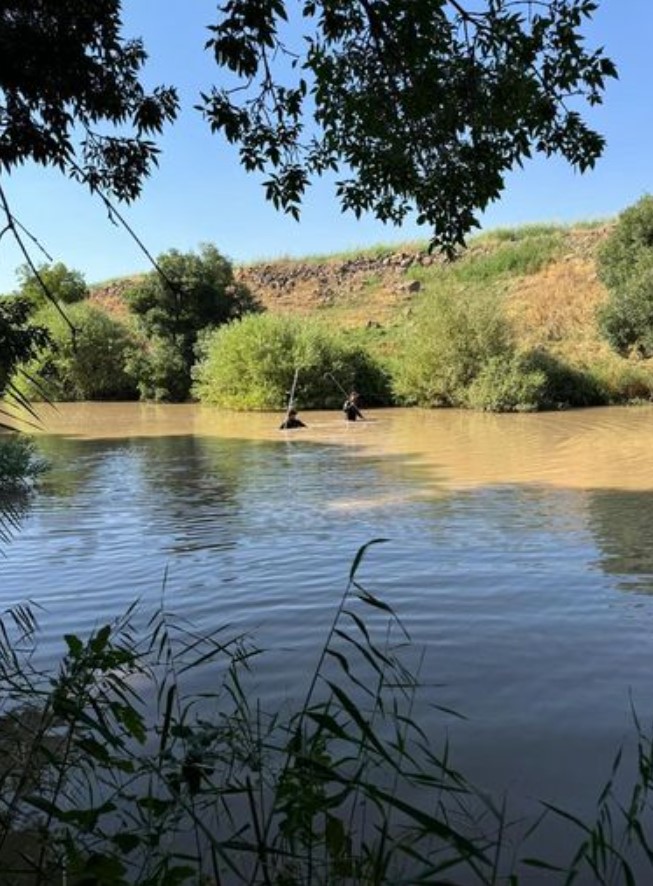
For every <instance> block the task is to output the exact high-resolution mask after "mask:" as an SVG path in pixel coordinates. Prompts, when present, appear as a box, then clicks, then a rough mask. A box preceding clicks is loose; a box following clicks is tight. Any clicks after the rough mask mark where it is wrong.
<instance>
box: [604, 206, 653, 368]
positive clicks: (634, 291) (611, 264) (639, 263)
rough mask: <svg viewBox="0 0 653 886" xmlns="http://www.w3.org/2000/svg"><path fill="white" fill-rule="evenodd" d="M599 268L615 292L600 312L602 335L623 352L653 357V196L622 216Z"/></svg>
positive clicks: (608, 240)
mask: <svg viewBox="0 0 653 886" xmlns="http://www.w3.org/2000/svg"><path fill="white" fill-rule="evenodd" d="M598 270H599V276H600V277H601V279H602V280H603V282H604V283H605V285H606V286H607V287H608V290H609V293H610V294H609V298H608V301H607V303H606V304H605V305H604V306H603V307H602V308H601V309H600V311H599V314H598V323H599V330H600V332H601V334H602V335H603V337H604V338H605V339H606V341H607V342H608V343H609V344H610V346H611V347H612V348H614V350H615V351H616V352H617V353H618V354H621V355H622V356H629V355H631V354H632V355H636V356H639V357H650V356H653V197H649V196H647V197H643V198H642V199H641V200H640V201H639V202H638V203H636V204H635V205H634V206H631V207H630V208H629V209H627V210H626V211H625V212H623V213H622V214H621V215H620V216H619V221H618V222H617V225H616V227H615V229H614V230H613V232H612V233H611V234H610V236H609V238H608V239H607V240H606V242H605V243H604V245H603V246H602V248H601V250H600V251H599V254H598Z"/></svg>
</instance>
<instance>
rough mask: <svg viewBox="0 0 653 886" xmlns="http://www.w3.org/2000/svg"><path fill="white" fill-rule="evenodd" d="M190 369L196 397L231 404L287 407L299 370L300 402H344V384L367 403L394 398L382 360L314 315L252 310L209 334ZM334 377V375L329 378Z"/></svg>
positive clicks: (310, 405) (321, 405)
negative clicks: (254, 312)
mask: <svg viewBox="0 0 653 886" xmlns="http://www.w3.org/2000/svg"><path fill="white" fill-rule="evenodd" d="M198 353H199V355H200V362H199V363H198V365H197V366H196V367H195V369H194V372H193V377H194V380H195V382H194V386H193V393H194V395H195V396H196V397H197V398H198V399H199V400H201V401H202V402H203V403H209V404H213V405H216V406H223V407H227V408H230V409H243V410H245V409H282V408H283V407H284V406H285V405H286V404H287V402H288V395H289V390H290V387H291V385H292V381H293V377H294V374H295V370H296V369H297V370H299V374H298V385H297V390H296V399H297V401H298V403H299V405H300V407H301V408H304V409H305V408H309V409H310V408H331V407H335V406H337V405H340V403H341V401H342V399H343V395H342V392H341V390H340V389H339V387H338V386H337V384H336V382H335V381H334V379H336V381H337V383H338V385H340V386H342V387H343V388H352V387H356V388H357V389H358V390H360V391H361V392H362V393H363V397H364V402H365V403H366V404H382V403H388V402H389V401H390V391H389V386H388V382H387V380H386V377H385V375H384V373H383V372H382V370H381V368H380V367H379V365H378V364H377V363H376V362H375V361H374V360H373V359H372V357H371V356H370V355H369V354H368V353H366V352H365V351H364V349H363V348H362V347H361V346H360V345H359V344H356V343H354V342H352V341H350V340H349V339H348V337H347V335H346V334H345V333H342V332H340V333H335V332H331V331H328V330H327V329H326V328H325V327H324V326H323V325H322V324H319V323H317V322H315V321H305V320H297V319H295V318H290V317H281V316H273V315H267V314H262V315H251V316H248V317H243V318H242V319H241V320H237V321H235V322H234V323H231V324H229V325H228V326H223V327H221V328H220V329H218V330H216V331H215V332H212V333H210V334H208V335H207V336H205V337H204V338H203V340H202V341H201V344H200V346H199V350H198ZM331 376H333V377H331Z"/></svg>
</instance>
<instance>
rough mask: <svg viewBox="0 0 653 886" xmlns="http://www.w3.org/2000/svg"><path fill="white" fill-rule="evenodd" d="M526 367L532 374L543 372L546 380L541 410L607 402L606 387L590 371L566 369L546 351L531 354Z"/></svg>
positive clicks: (562, 363) (566, 365)
mask: <svg viewBox="0 0 653 886" xmlns="http://www.w3.org/2000/svg"><path fill="white" fill-rule="evenodd" d="M528 366H529V368H530V369H531V370H534V371H540V372H543V373H544V374H545V376H546V379H547V383H546V389H545V390H544V392H543V397H542V401H541V404H540V408H542V409H564V408H566V407H570V406H571V407H576V406H602V405H604V404H606V403H607V402H608V400H609V398H608V394H607V391H606V389H605V386H604V385H603V384H602V382H601V380H600V379H599V378H597V377H596V376H595V374H594V373H593V372H592V371H590V370H582V369H578V368H575V367H573V366H569V365H568V364H567V363H565V362H564V361H563V360H561V359H560V358H559V357H554V356H553V355H552V354H548V353H546V352H545V351H531V353H530V354H528Z"/></svg>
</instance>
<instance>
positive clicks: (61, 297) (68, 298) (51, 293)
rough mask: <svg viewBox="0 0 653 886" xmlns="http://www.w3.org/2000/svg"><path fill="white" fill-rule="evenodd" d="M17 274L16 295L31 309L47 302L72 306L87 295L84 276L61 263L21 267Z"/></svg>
mask: <svg viewBox="0 0 653 886" xmlns="http://www.w3.org/2000/svg"><path fill="white" fill-rule="evenodd" d="M17 273H18V280H19V286H18V291H17V293H16V295H18V296H20V297H22V298H25V299H27V300H28V301H29V302H30V304H31V305H32V307H33V308H40V307H43V306H44V305H46V304H47V303H48V302H49V301H50V302H53V301H56V302H61V303H62V304H64V305H72V304H74V303H75V302H78V301H82V300H83V299H85V298H87V297H88V294H89V290H88V286H87V285H86V280H85V279H84V275H83V274H81V273H80V272H79V271H75V270H72V269H71V268H68V267H66V265H65V264H64V263H63V262H56V263H55V264H46V265H41V266H40V267H38V268H34V269H32V268H31V267H30V266H29V265H22V266H21V267H20V268H19V269H18V272H17Z"/></svg>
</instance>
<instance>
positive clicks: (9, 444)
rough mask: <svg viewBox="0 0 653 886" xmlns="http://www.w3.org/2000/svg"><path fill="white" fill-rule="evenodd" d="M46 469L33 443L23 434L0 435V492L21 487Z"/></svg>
mask: <svg viewBox="0 0 653 886" xmlns="http://www.w3.org/2000/svg"><path fill="white" fill-rule="evenodd" d="M45 469H46V463H45V462H44V461H43V459H40V458H39V457H38V456H37V454H36V448H35V446H34V442H33V441H32V440H31V439H30V438H29V437H25V436H24V435H23V434H15V433H11V434H0V490H4V489H7V488H12V487H15V486H22V485H24V484H25V483H26V482H28V481H29V480H33V479H34V478H35V477H37V476H38V475H39V474H41V473H42V472H43V471H44V470H45Z"/></svg>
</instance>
